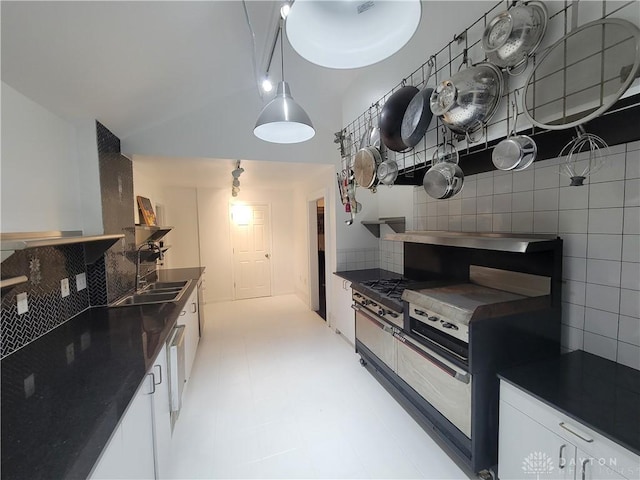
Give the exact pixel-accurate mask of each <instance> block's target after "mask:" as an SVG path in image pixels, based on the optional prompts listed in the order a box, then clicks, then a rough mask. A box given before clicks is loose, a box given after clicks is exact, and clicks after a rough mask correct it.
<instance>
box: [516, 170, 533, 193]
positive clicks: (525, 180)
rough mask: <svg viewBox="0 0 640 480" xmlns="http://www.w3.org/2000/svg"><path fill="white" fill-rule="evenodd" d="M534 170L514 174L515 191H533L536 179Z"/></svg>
mask: <svg viewBox="0 0 640 480" xmlns="http://www.w3.org/2000/svg"><path fill="white" fill-rule="evenodd" d="M533 172H534V170H533V169H530V170H523V171H522V172H513V191H514V192H526V191H528V190H533V181H534V178H535V175H534V173H533Z"/></svg>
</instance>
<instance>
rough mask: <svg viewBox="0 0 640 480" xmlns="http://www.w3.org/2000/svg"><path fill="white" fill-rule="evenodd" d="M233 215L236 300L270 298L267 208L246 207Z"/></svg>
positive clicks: (269, 251) (269, 222) (269, 238)
mask: <svg viewBox="0 0 640 480" xmlns="http://www.w3.org/2000/svg"><path fill="white" fill-rule="evenodd" d="M244 208H246V209H247V210H246V212H245V215H241V217H242V219H241V220H240V221H238V218H237V217H238V216H236V218H233V216H232V222H231V225H232V233H233V266H234V286H235V288H234V290H235V298H236V299H237V300H239V299H243V298H255V297H268V296H270V295H271V261H270V259H271V221H270V218H269V207H268V206H267V205H247V206H246V207H244Z"/></svg>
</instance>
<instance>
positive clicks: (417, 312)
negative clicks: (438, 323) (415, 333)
mask: <svg viewBox="0 0 640 480" xmlns="http://www.w3.org/2000/svg"><path fill="white" fill-rule="evenodd" d="M413 311H414V312H416V314H417V315H422V316H423V317H426V316H427V312H425V311H424V310H418V309H417V308H414V309H413Z"/></svg>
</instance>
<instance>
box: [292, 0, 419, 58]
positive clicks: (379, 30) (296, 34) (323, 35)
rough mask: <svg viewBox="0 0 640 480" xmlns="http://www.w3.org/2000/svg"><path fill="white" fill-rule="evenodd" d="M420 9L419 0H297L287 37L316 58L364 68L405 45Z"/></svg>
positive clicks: (302, 53) (296, 47) (301, 52)
mask: <svg viewBox="0 0 640 480" xmlns="http://www.w3.org/2000/svg"><path fill="white" fill-rule="evenodd" d="M421 13H422V7H421V5H420V0H401V1H393V0H327V1H318V0H296V1H295V2H294V3H293V5H291V9H290V12H289V14H288V16H287V23H286V30H287V38H288V39H289V43H291V46H292V47H293V48H294V50H295V51H296V52H298V54H299V55H300V56H301V57H303V58H305V59H306V60H308V61H310V62H311V63H315V64H316V65H320V66H322V67H328V68H338V69H345V68H359V67H364V66H367V65H372V64H374V63H377V62H380V61H381V60H384V59H385V58H387V57H390V56H391V55H393V54H394V53H396V52H397V51H398V50H400V49H401V48H402V47H403V46H404V45H406V43H407V42H408V41H409V40H410V39H411V37H412V36H413V34H414V33H415V32H416V30H417V29H418V25H419V24H420V16H421Z"/></svg>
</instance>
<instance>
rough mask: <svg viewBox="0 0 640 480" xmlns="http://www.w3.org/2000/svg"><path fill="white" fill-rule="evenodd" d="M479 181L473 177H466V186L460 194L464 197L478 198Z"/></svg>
mask: <svg viewBox="0 0 640 480" xmlns="http://www.w3.org/2000/svg"><path fill="white" fill-rule="evenodd" d="M477 185H478V181H477V180H476V179H475V178H473V179H466V178H465V179H464V186H463V187H462V191H461V192H460V194H461V195H462V198H476V195H477Z"/></svg>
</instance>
